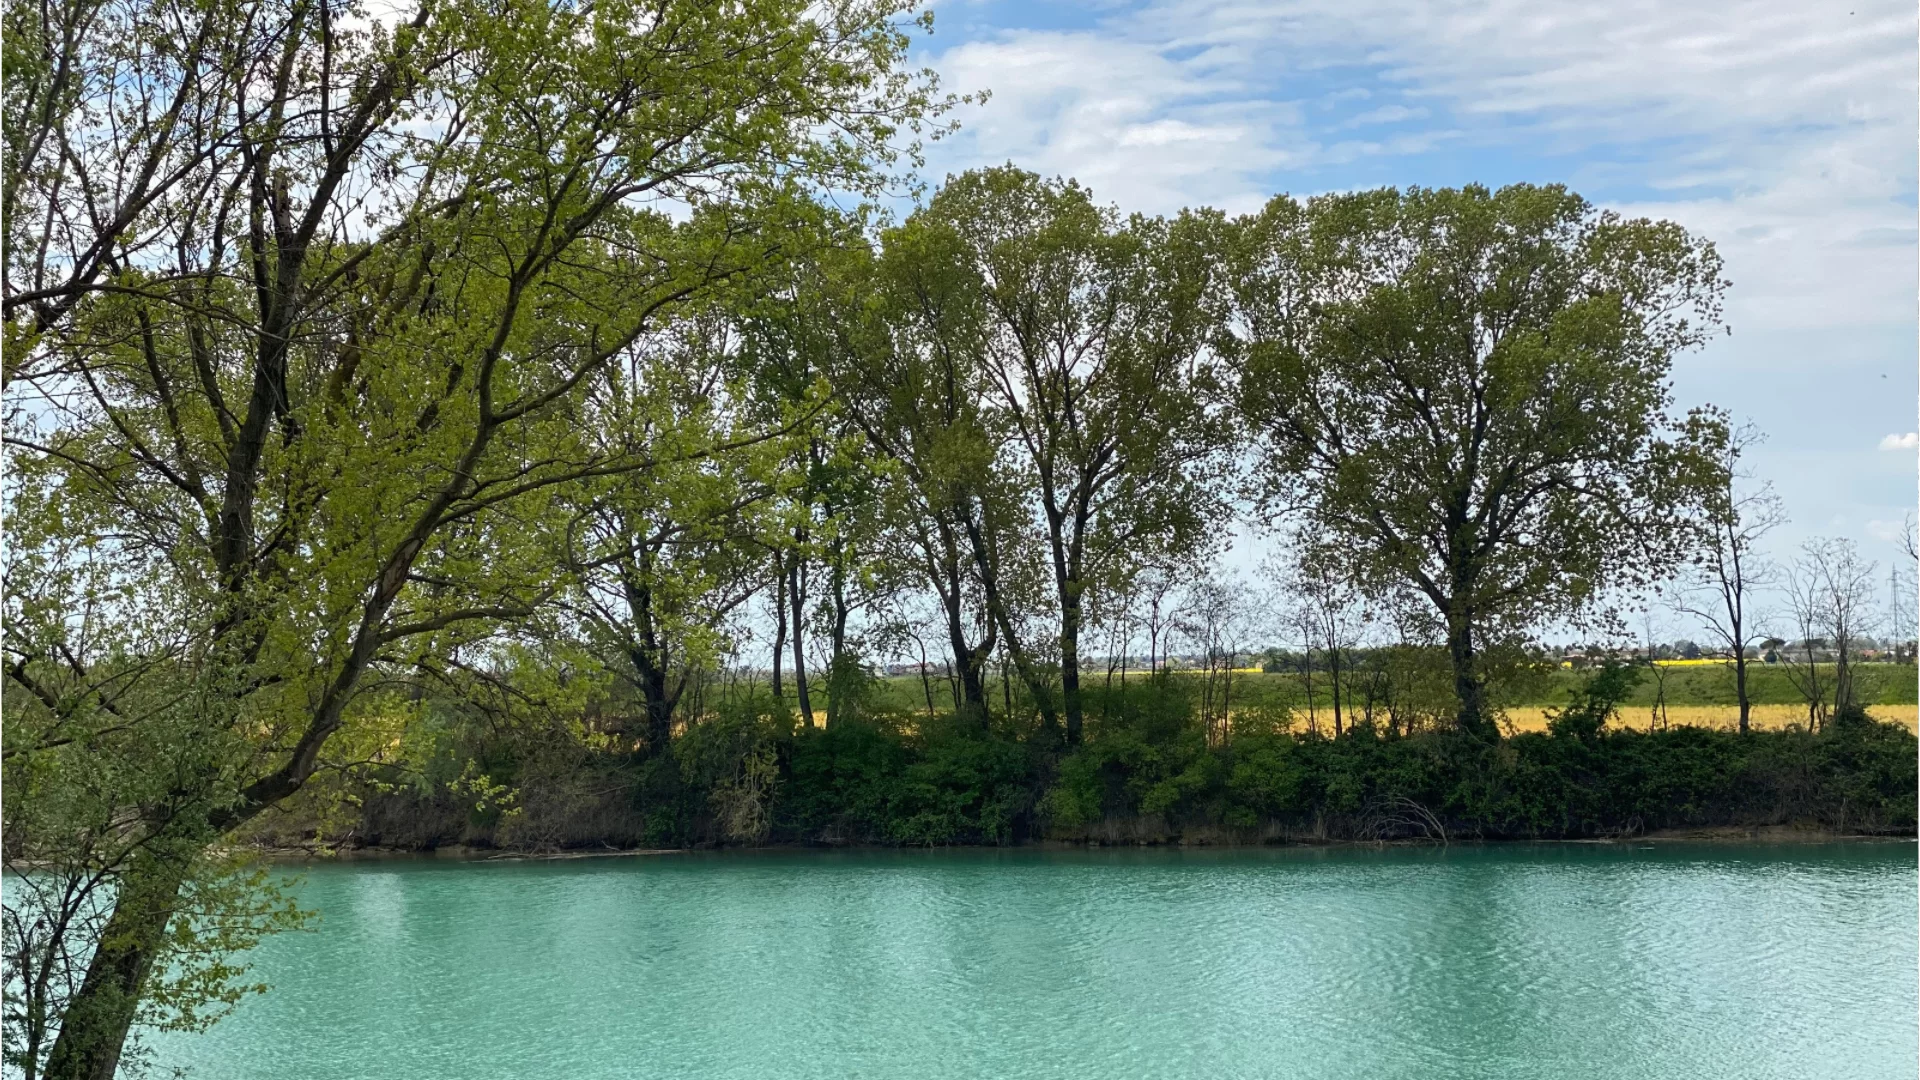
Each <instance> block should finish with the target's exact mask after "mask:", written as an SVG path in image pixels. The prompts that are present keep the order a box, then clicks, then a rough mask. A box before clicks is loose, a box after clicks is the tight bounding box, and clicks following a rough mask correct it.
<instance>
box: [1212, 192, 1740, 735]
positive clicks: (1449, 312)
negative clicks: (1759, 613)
mask: <svg viewBox="0 0 1920 1080" xmlns="http://www.w3.org/2000/svg"><path fill="white" fill-rule="evenodd" d="M1232 236H1233V240H1232V242H1231V243H1230V245H1229V251H1230V252H1231V254H1230V256H1229V261H1230V263H1231V265H1230V267H1229V268H1228V269H1227V271H1226V272H1225V275H1224V280H1225V283H1226V288H1227V289H1228V290H1229V291H1230V293H1231V295H1232V303H1233V307H1234V311H1235V315H1236V319H1235V327H1236V329H1235V332H1234V333H1231V334H1225V335H1223V337H1222V340H1221V343H1220V346H1221V348H1222V350H1223V351H1225V352H1227V353H1228V354H1229V355H1230V356H1232V357H1233V358H1234V363H1235V366H1236V368H1237V370H1238V375H1239V380H1238V386H1239V394H1240V406H1241V409H1242V411H1243V412H1244V414H1245V415H1246V418H1247V420H1248V421H1249V422H1250V423H1251V424H1252V425H1253V427H1254V428H1255V430H1256V432H1257V434H1258V435H1259V436H1260V438H1261V442H1262V445H1263V447H1264V454H1265V464H1264V466H1263V468H1262V469H1261V470H1260V474H1259V475H1260V478H1261V480H1262V482H1263V484H1264V485H1265V490H1264V500H1265V504H1266V505H1267V506H1268V507H1269V509H1272V510H1276V511H1277V510H1281V509H1295V510H1298V511H1299V514H1300V520H1301V524H1302V526H1303V528H1302V536H1303V539H1304V540H1305V542H1306V546H1307V548H1308V555H1309V557H1311V558H1313V559H1315V560H1316V561H1317V562H1319V563H1321V564H1323V565H1326V566H1330V567H1337V568H1339V570H1340V571H1341V573H1342V575H1343V576H1344V577H1346V578H1348V579H1351V580H1353V581H1355V582H1357V583H1359V584H1361V585H1363V586H1365V587H1367V588H1368V589H1369V590H1370V591H1372V592H1373V593H1375V594H1376V595H1381V596H1387V595H1396V594H1404V593H1407V592H1409V591H1410V592H1412V593H1413V594H1415V595H1418V596H1420V597H1422V598H1423V602H1424V603H1426V604H1430V605H1431V609H1430V610H1431V612H1432V614H1433V615H1434V617H1436V618H1437V619H1438V620H1439V621H1440V623H1441V624H1442V625H1443V628H1444V632H1445V639H1446V641H1447V643H1448V646H1449V650H1450V653H1451V655H1452V661H1453V667H1454V676H1455V684H1456V689H1457V693H1458V694H1459V697H1460V701H1459V713H1460V719H1461V723H1462V725H1463V726H1466V727H1469V728H1471V729H1474V730H1476V731H1477V732H1480V733H1482V734H1488V733H1490V732H1491V730H1492V728H1491V715H1492V713H1491V710H1490V709H1489V708H1488V704H1487V703H1486V702H1484V701H1483V700H1482V699H1481V698H1482V693H1483V690H1484V683H1485V680H1486V677H1487V673H1486V672H1485V671H1484V670H1483V669H1482V666H1481V663H1482V661H1481V659H1480V656H1479V654H1480V652H1481V651H1482V650H1484V649H1485V648H1487V646H1489V645H1492V646H1500V645H1503V644H1512V643H1514V642H1517V641H1518V640H1520V639H1522V638H1523V637H1524V635H1525V634H1526V633H1527V632H1528V631H1529V630H1531V629H1532V628H1533V627H1535V626H1537V625H1538V624H1539V623H1540V622H1542V621H1543V620H1545V619H1549V618H1564V617H1569V616H1572V615H1575V614H1578V613H1580V612H1582V611H1585V610H1587V609H1589V608H1590V607H1591V606H1592V605H1594V604H1595V603H1596V602H1597V598H1598V597H1599V595H1600V593H1601V591H1602V590H1603V589H1605V588H1607V587H1609V586H1619V585H1622V584H1628V583H1632V582H1646V581H1649V580H1652V579H1653V578H1656V577H1658V576H1659V575H1660V574H1661V573H1663V572H1664V570H1665V569H1666V568H1669V567H1671V566H1672V565H1673V563H1674V562H1675V560H1676V559H1677V558H1678V557H1679V555H1680V547H1681V545H1682V544H1683V543H1684V541H1685V540H1686V530H1685V529H1684V528H1683V525H1684V518H1685V515H1686V511H1687V510H1688V509H1689V508H1690V507H1691V506H1693V505H1695V504H1697V503H1698V502H1699V501H1700V500H1701V499H1702V498H1705V497H1706V496H1707V494H1708V493H1709V492H1711V491H1713V490H1715V489H1716V488H1717V486H1718V481H1719V477H1718V475H1717V473H1716V471H1715V469H1716V466H1715V464H1714V463H1715V461H1716V458H1715V455H1714V450H1715V449H1716V448H1717V447H1718V446H1720V445H1721V444H1722V443H1724V440H1725V435H1726V432H1725V429H1724V424H1722V423H1721V422H1720V420H1719V418H1718V416H1717V414H1713V413H1711V412H1695V413H1694V414H1691V415H1689V416H1687V417H1684V418H1676V417H1674V416H1671V415H1669V409H1670V391H1669V379H1668V375H1669V371H1670V369H1671V366H1672V362H1673V358H1674V357H1675V355H1677V354H1678V353H1680V352H1682V351H1684V350H1687V349H1690V348H1694V347H1697V346H1698V345H1700V344H1701V343H1703V342H1704V341H1706V340H1707V339H1708V337H1709V336H1710V335H1711V334H1712V333H1713V332H1715V331H1716V330H1717V329H1718V327H1719V320H1720V298H1721V295H1722V293H1723V291H1724V289H1725V287H1726V282H1725V281H1724V280H1723V279H1722V278H1721V276H1720V259H1719V256H1718V255H1717V254H1716V253H1715V252H1714V250H1713V247H1712V245H1711V244H1708V243H1706V242H1704V241H1702V240H1700V239H1698V238H1696V237H1693V236H1690V235H1688V234H1687V233H1686V232H1685V231H1683V230H1682V229H1680V228H1679V227H1678V226H1676V225H1673V224H1671V223H1669V222H1655V221H1647V220H1627V219H1623V218H1620V217H1619V216H1618V215H1615V214H1612V213H1604V212H1600V211H1596V210H1595V209H1594V208H1593V207H1592V206H1591V205H1590V204H1588V203H1587V202H1586V201H1585V200H1583V199H1581V198H1580V197H1579V196H1578V195H1575V194H1574V193H1572V192H1570V191H1568V190H1566V189H1565V188H1564V187H1559V186H1547V187H1535V186H1532V185H1526V184H1516V185H1512V186H1509V187H1505V188H1501V189H1500V190H1498V191H1489V190H1488V189H1486V188H1484V187H1478V186H1471V187H1466V188H1461V189H1457V190H1455V189H1438V190H1435V189H1422V188H1414V189H1409V190H1407V191H1397V190H1394V189H1390V188H1389V189H1381V190H1378V191H1368V192H1358V193H1353V194H1344V195H1327V196H1320V197H1317V198H1314V199H1311V200H1309V201H1307V202H1305V203H1301V202H1298V201H1296V200H1294V199H1292V198H1289V197H1286V196H1281V197H1278V198H1275V199H1274V200H1273V201H1272V202H1270V203H1269V204H1268V205H1267V207H1266V208H1265V209H1264V210H1262V211H1261V212H1260V213H1258V214H1255V215H1251V216H1248V217H1245V218H1242V219H1240V220H1239V221H1237V222H1236V223H1235V224H1234V226H1233V229H1232Z"/></svg>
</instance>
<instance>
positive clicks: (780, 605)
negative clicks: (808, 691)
mask: <svg viewBox="0 0 1920 1080" xmlns="http://www.w3.org/2000/svg"><path fill="white" fill-rule="evenodd" d="M773 612H774V616H775V620H776V621H775V623H774V631H773V700H775V701H784V700H785V699H786V695H785V694H784V693H783V688H782V687H781V685H780V665H781V663H782V662H783V660H784V659H785V654H786V651H787V571H786V567H785V566H784V565H783V564H782V561H781V557H780V553H779V552H778V551H776V552H774V553H773Z"/></svg>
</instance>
